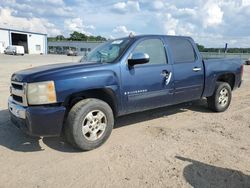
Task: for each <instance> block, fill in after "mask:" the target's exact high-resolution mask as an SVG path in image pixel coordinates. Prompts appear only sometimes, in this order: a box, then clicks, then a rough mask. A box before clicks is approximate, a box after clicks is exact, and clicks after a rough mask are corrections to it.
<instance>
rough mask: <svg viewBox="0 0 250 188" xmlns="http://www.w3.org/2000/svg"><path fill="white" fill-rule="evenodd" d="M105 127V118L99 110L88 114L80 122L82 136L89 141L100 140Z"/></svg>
mask: <svg viewBox="0 0 250 188" xmlns="http://www.w3.org/2000/svg"><path fill="white" fill-rule="evenodd" d="M106 126H107V117H106V115H105V114H104V113H103V112H102V111H100V110H93V111H91V112H89V113H88V114H87V115H86V116H85V118H84V120H83V122H82V134H83V136H84V137H85V138H86V139H87V140H89V141H96V140H97V139H98V138H100V137H101V136H102V135H103V133H104V131H105V129H106Z"/></svg>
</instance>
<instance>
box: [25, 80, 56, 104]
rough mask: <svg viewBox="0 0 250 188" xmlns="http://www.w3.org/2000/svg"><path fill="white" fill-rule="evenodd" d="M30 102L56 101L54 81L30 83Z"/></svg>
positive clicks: (28, 91) (46, 102) (28, 96)
mask: <svg viewBox="0 0 250 188" xmlns="http://www.w3.org/2000/svg"><path fill="white" fill-rule="evenodd" d="M27 99H28V104H31V105H37V104H50V103H56V90H55V84H54V81H47V82H37V83H28V90H27Z"/></svg>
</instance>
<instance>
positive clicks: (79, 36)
mask: <svg viewBox="0 0 250 188" xmlns="http://www.w3.org/2000/svg"><path fill="white" fill-rule="evenodd" d="M106 40H107V39H106V38H105V37H102V36H91V35H90V36H88V35H86V34H84V33H80V32H77V31H74V32H73V33H71V34H70V36H69V37H68V38H67V37H64V36H63V35H57V36H56V37H48V41H49V42H56V41H106Z"/></svg>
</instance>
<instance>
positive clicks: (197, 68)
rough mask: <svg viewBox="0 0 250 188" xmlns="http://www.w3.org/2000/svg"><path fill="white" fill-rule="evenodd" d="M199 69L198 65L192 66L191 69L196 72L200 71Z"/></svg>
mask: <svg viewBox="0 0 250 188" xmlns="http://www.w3.org/2000/svg"><path fill="white" fill-rule="evenodd" d="M200 70H201V68H200V67H194V68H193V71H194V72H198V71H200Z"/></svg>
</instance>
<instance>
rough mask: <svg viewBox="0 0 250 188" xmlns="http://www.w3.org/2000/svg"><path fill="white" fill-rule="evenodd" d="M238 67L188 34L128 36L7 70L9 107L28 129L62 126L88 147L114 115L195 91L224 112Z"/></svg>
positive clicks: (41, 132)
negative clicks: (210, 55)
mask: <svg viewBox="0 0 250 188" xmlns="http://www.w3.org/2000/svg"><path fill="white" fill-rule="evenodd" d="M242 74H243V65H242V64H241V62H240V60H237V59H224V60H222V59H217V60H216V59H213V60H203V59H202V57H201V55H200V53H199V51H198V49H197V47H196V44H195V43H194V41H193V40H192V39H191V38H190V37H179V36H162V35H142V36H130V37H125V38H121V39H116V40H110V41H107V42H105V43H103V44H101V45H100V46H99V47H97V48H96V49H94V50H93V51H92V52H90V53H89V54H88V56H87V57H85V58H83V59H82V60H81V61H80V62H77V63H64V64H54V65H47V66H41V67H35V68H30V69H26V70H22V71H19V72H16V73H14V74H13V75H12V77H11V87H10V97H9V101H8V104H9V111H10V114H11V120H12V121H13V122H14V124H15V125H16V126H18V127H19V128H21V129H23V130H25V131H26V132H27V133H28V134H31V135H35V136H59V135H61V133H64V134H63V135H65V137H66V139H67V140H68V141H69V142H70V143H71V144H72V145H74V146H76V147H78V148H80V149H82V150H91V149H94V148H96V147H98V146H100V145H101V144H103V143H104V142H105V141H106V140H107V139H108V137H109V136H110V134H111V131H112V129H113V126H114V122H115V118H116V117H118V116H122V115H125V114H130V113H134V112H139V111H144V110H148V109H153V108H158V107H163V106H168V105H173V104H177V103H183V102H187V101H192V100H197V99H202V98H207V103H208V107H209V108H211V109H212V110H213V111H215V112H223V111H225V110H226V109H227V108H228V106H229V105H230V101H231V98H232V93H231V91H232V90H234V89H236V88H238V87H240V85H241V82H242Z"/></svg>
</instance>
